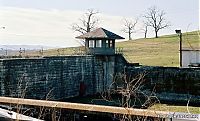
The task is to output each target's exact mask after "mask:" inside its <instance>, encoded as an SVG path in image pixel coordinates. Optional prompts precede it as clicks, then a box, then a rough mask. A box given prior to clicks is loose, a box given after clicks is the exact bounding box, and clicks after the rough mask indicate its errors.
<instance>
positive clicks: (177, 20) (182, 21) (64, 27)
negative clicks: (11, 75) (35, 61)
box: [0, 0, 199, 47]
mask: <svg viewBox="0 0 200 121" xmlns="http://www.w3.org/2000/svg"><path fill="white" fill-rule="evenodd" d="M152 6H157V7H158V8H159V9H161V10H164V11H165V12H166V20H167V21H169V22H170V24H171V26H170V27H169V28H167V29H165V30H160V32H159V35H165V34H174V33H175V32H174V30H175V29H181V30H182V32H186V31H194V30H198V29H199V0H0V45H21V44H23V45H46V46H52V47H55V46H56V47H71V46H79V45H80V44H79V40H77V39H75V37H76V36H78V35H79V33H76V32H73V31H72V30H71V25H72V24H73V23H78V22H79V21H78V19H79V18H80V17H82V15H83V14H84V13H85V12H86V11H87V9H95V10H98V11H99V14H98V15H96V17H97V18H99V20H100V22H99V25H98V26H99V27H103V28H105V29H108V30H110V31H113V32H114V33H117V34H119V35H121V36H123V37H125V38H128V35H127V34H125V33H123V32H122V29H123V20H124V19H125V18H128V19H132V20H134V19H136V18H139V22H138V24H137V26H136V30H137V32H136V33H133V35H132V37H133V38H134V39H135V38H142V37H143V36H144V35H143V33H142V32H141V31H140V29H141V28H142V26H143V24H142V21H143V18H142V15H143V14H144V13H145V12H146V10H147V9H148V8H149V7H152ZM2 27H5V29H3V28H2ZM153 36H154V33H153V31H152V30H149V33H148V37H153Z"/></svg>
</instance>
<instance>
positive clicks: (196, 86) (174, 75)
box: [116, 55, 200, 103]
mask: <svg viewBox="0 0 200 121" xmlns="http://www.w3.org/2000/svg"><path fill="white" fill-rule="evenodd" d="M118 63H119V64H118ZM116 73H126V75H128V76H131V77H132V78H134V77H136V76H137V75H139V74H144V75H145V77H144V80H145V81H144V83H143V85H142V90H145V91H149V92H152V91H154V92H155V93H157V96H159V98H160V99H161V98H162V99H163V100H182V101H183V100H186V101H187V100H188V99H189V98H192V99H191V100H193V101H194V102H195V101H198V102H199V103H200V68H178V67H156V66H137V67H136V66H132V65H131V64H130V63H127V62H126V61H125V60H124V59H123V57H120V55H118V56H116Z"/></svg>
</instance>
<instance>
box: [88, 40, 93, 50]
mask: <svg viewBox="0 0 200 121" xmlns="http://www.w3.org/2000/svg"><path fill="white" fill-rule="evenodd" d="M89 48H94V40H89Z"/></svg>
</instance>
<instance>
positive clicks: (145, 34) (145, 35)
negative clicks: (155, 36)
mask: <svg viewBox="0 0 200 121" xmlns="http://www.w3.org/2000/svg"><path fill="white" fill-rule="evenodd" d="M144 38H147V26H146V27H145V32H144Z"/></svg>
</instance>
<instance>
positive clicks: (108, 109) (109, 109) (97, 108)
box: [0, 97, 169, 117]
mask: <svg viewBox="0 0 200 121" xmlns="http://www.w3.org/2000/svg"><path fill="white" fill-rule="evenodd" d="M0 103H6V104H21V105H31V106H44V107H50V108H63V109H72V110H83V111H94V112H104V113H114V114H129V115H137V116H150V117H159V116H162V117H164V116H167V115H168V114H169V112H164V111H152V110H147V109H134V108H123V107H113V106H102V105H92V104H80V103H69V102H58V101H46V100H35V99H23V98H11V97H0Z"/></svg>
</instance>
